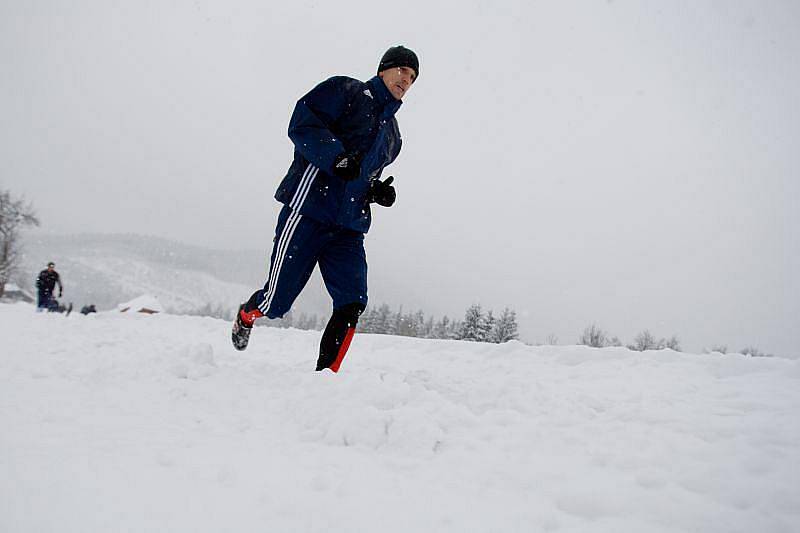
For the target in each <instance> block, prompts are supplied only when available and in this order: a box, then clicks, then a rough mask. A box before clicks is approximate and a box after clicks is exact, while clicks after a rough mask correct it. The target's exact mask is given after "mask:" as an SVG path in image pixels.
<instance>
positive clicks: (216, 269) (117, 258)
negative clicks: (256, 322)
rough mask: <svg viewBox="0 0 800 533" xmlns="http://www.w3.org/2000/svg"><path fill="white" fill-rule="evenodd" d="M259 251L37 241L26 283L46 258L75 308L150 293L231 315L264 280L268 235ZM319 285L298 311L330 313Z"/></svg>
mask: <svg viewBox="0 0 800 533" xmlns="http://www.w3.org/2000/svg"><path fill="white" fill-rule="evenodd" d="M264 240H265V241H266V243H264V250H262V251H225V250H212V249H207V248H202V247H197V246H190V245H186V244H181V243H177V242H173V241H168V240H165V239H159V238H155V237H146V236H138V235H92V234H87V235H70V236H39V237H38V238H36V239H31V240H30V241H29V242H27V243H26V246H25V259H24V261H23V269H22V270H23V273H22V274H21V275H20V276H19V278H20V279H19V281H20V282H21V283H22V285H23V286H24V287H26V288H29V289H30V290H33V291H34V293H35V289H32V287H33V281H34V279H35V278H36V275H37V274H38V272H39V271H40V270H41V269H42V268H44V265H46V264H47V262H48V261H51V260H52V261H55V262H56V269H57V270H58V271H59V273H60V274H61V277H62V280H63V282H64V285H65V287H66V290H65V292H64V297H63V302H73V303H74V304H75V305H76V306H77V308H78V309H80V307H82V306H83V305H87V304H95V305H96V306H97V308H98V309H113V308H116V306H117V305H118V304H119V303H121V302H124V301H127V300H131V299H133V298H136V297H139V296H141V295H142V294H151V295H154V296H156V297H158V299H159V301H160V302H161V303H162V304H163V305H164V307H166V309H167V310H171V311H175V312H180V313H192V312H196V311H197V310H198V309H201V308H203V307H207V306H211V307H214V308H216V307H222V309H224V310H230V311H231V312H233V310H234V309H235V308H236V307H237V306H238V304H239V303H240V302H241V301H242V300H243V299H247V298H248V297H249V296H250V294H252V292H253V290H255V289H256V288H257V287H260V286H261V285H262V284H263V283H264V278H265V276H266V271H267V268H268V262H267V259H268V258H267V255H266V254H267V253H268V249H269V245H271V243H270V242H269V238H268V237H265V239H264ZM329 308H330V302H329V299H328V297H327V295H326V294H325V293H324V291H323V290H322V289H321V285H320V282H319V280H317V279H316V277H315V279H314V280H312V283H310V284H309V290H307V291H305V293H304V294H303V296H302V297H301V298H300V299H299V300H298V303H297V305H296V306H295V310H296V312H298V313H301V312H307V313H315V314H316V313H319V314H324V315H326V314H327V313H328V312H329Z"/></svg>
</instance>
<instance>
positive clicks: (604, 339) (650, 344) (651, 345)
mask: <svg viewBox="0 0 800 533" xmlns="http://www.w3.org/2000/svg"><path fill="white" fill-rule="evenodd" d="M578 344H582V345H584V346H591V347H593V348H607V347H609V346H623V344H622V341H620V340H619V338H618V337H612V336H610V335H609V334H608V333H606V332H605V331H604V330H603V329H602V328H600V327H598V326H597V325H596V324H592V325H590V326H588V327H587V328H586V329H584V330H583V334H581V336H580V338H578ZM625 347H626V348H628V349H629V350H633V351H636V352H644V351H645V350H664V349H670V350H675V351H676V352H680V351H682V350H681V343H680V340H679V339H678V337H677V336H676V335H673V336H672V337H670V338H669V339H665V338H663V337H660V338H659V337H657V336H655V335H653V334H652V333H651V332H650V330H647V329H646V330H644V331H641V332H639V333H638V334H637V335H636V336H635V337H634V338H633V342H632V343H630V344H627V345H625ZM705 352H706V353H714V352H716V353H723V354H724V353H728V347H727V346H725V345H721V344H716V345H713V346H711V347H710V348H706V349H705ZM738 353H741V354H744V355H747V356H750V357H772V354H768V353H764V352H762V351H761V350H759V349H758V348H756V347H754V346H747V347H745V348H742V349H741V350H739V352H738Z"/></svg>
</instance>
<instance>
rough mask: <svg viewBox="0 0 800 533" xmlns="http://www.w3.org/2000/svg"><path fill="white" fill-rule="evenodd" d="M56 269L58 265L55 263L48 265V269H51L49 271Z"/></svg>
mask: <svg viewBox="0 0 800 533" xmlns="http://www.w3.org/2000/svg"><path fill="white" fill-rule="evenodd" d="M55 269H56V266H55V265H47V270H49V271H51V272H52V271H53V270H55Z"/></svg>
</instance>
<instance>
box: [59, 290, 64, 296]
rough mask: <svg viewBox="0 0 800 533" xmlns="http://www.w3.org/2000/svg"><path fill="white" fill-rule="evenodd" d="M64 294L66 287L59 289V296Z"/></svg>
mask: <svg viewBox="0 0 800 533" xmlns="http://www.w3.org/2000/svg"><path fill="white" fill-rule="evenodd" d="M62 294H64V289H58V297H59V298H61V295H62Z"/></svg>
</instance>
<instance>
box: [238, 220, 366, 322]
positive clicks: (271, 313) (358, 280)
mask: <svg viewBox="0 0 800 533" xmlns="http://www.w3.org/2000/svg"><path fill="white" fill-rule="evenodd" d="M316 265H319V270H320V273H321V274H322V280H323V281H324V282H325V287H326V288H327V290H328V293H329V294H330V295H331V298H332V299H333V308H334V309H339V308H341V307H344V306H346V305H348V304H355V303H360V304H362V305H364V306H366V305H367V255H366V253H365V251H364V234H363V233H359V232H357V231H352V230H349V229H346V228H342V227H339V226H329V225H327V224H322V223H320V222H317V221H316V220H314V219H311V218H309V217H307V216H303V215H301V214H300V213H299V212H297V211H293V210H292V209H291V208H290V207H289V206H288V205H284V206H283V209H282V210H281V212H280V215H278V225H277V227H276V228H275V241H274V245H273V247H272V257H271V260H270V269H269V276H268V277H267V281H266V283H265V284H264V288H263V289H261V290H258V291H256V292H255V293H254V294H253V295H252V296H251V297H250V300H248V302H247V303H246V304H245V312H251V311H254V310H255V309H258V310H259V311H260V312H261V314H262V315H264V316H266V317H268V318H280V317H282V316H283V315H285V314H286V313H287V312H288V311H289V309H291V307H292V304H293V303H294V301H295V299H296V298H297V296H298V295H299V294H300V291H302V290H303V287H305V285H306V283H307V282H308V279H309V278H310V277H311V274H312V272H313V271H314V267H315V266H316Z"/></svg>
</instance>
